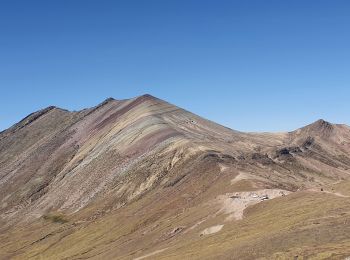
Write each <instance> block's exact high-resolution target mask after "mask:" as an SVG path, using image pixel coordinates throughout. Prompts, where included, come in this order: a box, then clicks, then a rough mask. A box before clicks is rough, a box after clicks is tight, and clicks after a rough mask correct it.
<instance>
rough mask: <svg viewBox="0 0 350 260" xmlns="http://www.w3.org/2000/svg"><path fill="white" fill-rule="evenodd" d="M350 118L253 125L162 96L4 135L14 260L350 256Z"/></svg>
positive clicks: (1, 219) (5, 223)
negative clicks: (349, 122)
mask: <svg viewBox="0 0 350 260" xmlns="http://www.w3.org/2000/svg"><path fill="white" fill-rule="evenodd" d="M349 196H350V127H348V126H346V125H337V124H331V123H329V122H326V121H324V120H319V121H317V122H315V123H313V124H310V125H308V126H305V127H303V128H300V129H298V130H295V131H293V132H289V133H243V132H239V131H234V130H231V129H229V128H226V127H223V126H221V125H218V124H216V123H214V122H211V121H208V120H206V119H203V118H201V117H199V116H196V115H194V114H192V113H190V112H188V111H185V110H183V109H181V108H179V107H176V106H174V105H172V104H169V103H167V102H165V101H163V100H160V99H158V98H155V97H153V96H151V95H143V96H140V97H136V98H133V99H128V100H115V99H112V98H109V99H107V100H105V101H104V102H103V103H101V104H99V105H98V106H96V107H94V108H89V109H84V110H82V111H77V112H70V111H67V110H64V109H60V108H57V107H48V108H46V109H43V110H41V111H38V112H35V113H33V114H31V115H29V116H28V117H26V118H25V119H23V120H22V121H20V122H19V123H17V124H15V125H14V126H12V127H11V128H9V129H7V130H5V131H3V132H1V133H0V258H1V259H9V258H13V259H87V258H93V259H180V258H181V259H309V258H315V259H329V258H332V259H344V258H345V257H348V256H350V225H348V223H349V222H350V199H349Z"/></svg>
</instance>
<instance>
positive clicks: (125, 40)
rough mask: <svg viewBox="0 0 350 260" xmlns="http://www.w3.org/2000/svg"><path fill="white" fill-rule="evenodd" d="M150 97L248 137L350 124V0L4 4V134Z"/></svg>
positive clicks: (0, 63) (0, 110) (0, 88)
mask: <svg viewBox="0 0 350 260" xmlns="http://www.w3.org/2000/svg"><path fill="white" fill-rule="evenodd" d="M144 93H150V94H152V95H154V96H157V97H159V98H162V99H165V100H167V101H169V102H171V103H174V104H176V105H178V106H181V107H183V108H186V109H188V110H190V111H192V112H194V113H197V114H199V115H201V116H204V117H206V118H209V119H211V120H214V121H216V122H219V123H221V124H224V125H226V126H228V127H231V128H234V129H238V130H243V131H283V130H292V129H295V128H298V127H300V126H303V125H305V124H307V123H310V122H312V121H315V120H316V119H319V118H324V119H326V120H328V121H331V122H335V123H347V124H350V117H349V115H350V1H345V0H344V1H341V0H334V1H331V0H328V1H325V0H315V1H312V0H299V1H298V0H296V1H280V0H275V1H270V0H264V1H262V0H257V1H252V0H249V1H245V0H241V1H234V0H229V1H225V0H212V1H206V0H196V1H193V0H183V1H181V0H173V1H171V0H159V1H155V0H147V1H145V0H140V1H135V0H125V1H104V0H95V1H90V0H80V1H79V0H75V1H71V0H69V1H68V0H60V1H47V0H45V1H35V0H31V1H27V0H23V1H17V0H4V1H1V2H0V129H4V128H7V127H9V126H10V125H12V124H13V123H15V122H17V121H19V120H20V119H21V118H23V117H24V116H26V115H27V114H29V113H31V112H33V111H36V110H38V109H40V108H43V107H46V106H49V105H56V106H60V107H63V108H67V109H70V110H77V109H81V108H84V107H90V106H94V105H96V104H97V103H99V102H101V101H102V100H104V99H105V98H107V97H110V96H111V97H114V98H116V99H124V98H130V97H134V96H137V95H141V94H144Z"/></svg>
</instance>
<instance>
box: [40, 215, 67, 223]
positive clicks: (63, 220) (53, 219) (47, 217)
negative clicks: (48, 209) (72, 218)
mask: <svg viewBox="0 0 350 260" xmlns="http://www.w3.org/2000/svg"><path fill="white" fill-rule="evenodd" d="M43 219H45V220H48V221H51V222H53V223H60V224H64V223H67V222H68V220H67V219H66V218H65V216H64V215H62V214H47V215H44V216H43Z"/></svg>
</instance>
